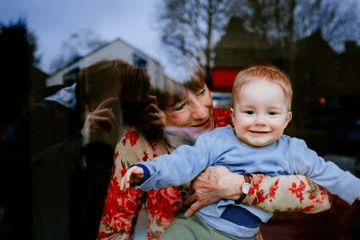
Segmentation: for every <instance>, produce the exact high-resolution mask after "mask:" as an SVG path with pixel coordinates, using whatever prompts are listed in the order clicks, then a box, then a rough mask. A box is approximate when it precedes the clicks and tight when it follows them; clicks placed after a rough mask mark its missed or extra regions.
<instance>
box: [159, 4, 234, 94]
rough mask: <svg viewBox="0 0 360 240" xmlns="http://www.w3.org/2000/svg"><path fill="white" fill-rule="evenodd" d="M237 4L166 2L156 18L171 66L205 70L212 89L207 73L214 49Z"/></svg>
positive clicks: (209, 75)
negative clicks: (188, 66)
mask: <svg viewBox="0 0 360 240" xmlns="http://www.w3.org/2000/svg"><path fill="white" fill-rule="evenodd" d="M235 2H236V0H165V1H164V2H163V3H164V6H163V8H162V11H161V12H160V14H159V18H158V23H159V26H160V31H161V37H162V43H163V44H164V45H165V46H166V47H167V49H168V51H169V53H170V57H171V61H170V62H171V63H173V64H174V65H176V66H179V65H183V66H186V65H192V64H193V65H195V66H200V67H201V68H203V69H204V70H205V73H206V82H207V84H208V86H209V87H210V88H211V87H212V82H211V72H210V69H211V67H212V64H213V59H214V46H215V43H216V41H217V39H218V37H219V36H220V35H221V34H222V31H223V29H224V27H225V26H226V24H227V22H228V20H229V17H230V16H231V15H233V12H232V11H233V5H234V4H235Z"/></svg>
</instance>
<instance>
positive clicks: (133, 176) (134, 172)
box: [120, 166, 144, 190]
mask: <svg viewBox="0 0 360 240" xmlns="http://www.w3.org/2000/svg"><path fill="white" fill-rule="evenodd" d="M143 177H144V170H143V169H142V168H141V167H138V166H133V167H131V168H129V169H128V170H127V172H126V173H125V175H124V176H123V177H122V178H121V181H120V189H121V190H124V189H128V188H129V187H130V184H132V183H137V182H139V181H140V180H141V179H142V178H143Z"/></svg>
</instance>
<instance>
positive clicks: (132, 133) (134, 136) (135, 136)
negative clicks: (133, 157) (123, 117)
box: [122, 131, 139, 147]
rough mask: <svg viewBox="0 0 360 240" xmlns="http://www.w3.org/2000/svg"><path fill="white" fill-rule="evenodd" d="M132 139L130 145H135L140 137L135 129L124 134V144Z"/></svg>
mask: <svg viewBox="0 0 360 240" xmlns="http://www.w3.org/2000/svg"><path fill="white" fill-rule="evenodd" d="M128 139H129V141H130V146H132V147H133V146H134V145H135V144H136V142H137V140H138V139H139V134H138V133H137V132H135V131H127V132H126V133H125V134H124V139H123V140H122V144H123V145H124V146H125V144H126V140H128Z"/></svg>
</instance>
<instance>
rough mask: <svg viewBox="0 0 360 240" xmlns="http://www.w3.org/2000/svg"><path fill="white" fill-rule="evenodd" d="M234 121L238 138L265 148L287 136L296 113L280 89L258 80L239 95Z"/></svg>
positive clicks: (233, 113)
mask: <svg viewBox="0 0 360 240" xmlns="http://www.w3.org/2000/svg"><path fill="white" fill-rule="evenodd" d="M231 117H232V120H233V124H234V128H235V132H236V136H237V137H238V138H239V139H240V140H241V141H242V142H243V143H245V144H247V145H249V146H252V147H262V146H266V145H268V144H270V143H272V142H274V141H275V140H277V139H278V138H279V137H280V136H281V135H282V134H283V132H284V129H285V128H286V126H287V125H288V123H289V122H290V120H291V117H292V113H291V111H289V109H288V101H287V100H286V98H285V95H284V92H283V90H282V88H281V87H280V86H279V85H277V84H275V83H272V82H269V81H267V80H255V81H252V82H249V83H247V84H245V85H243V86H242V87H241V89H240V90H238V91H237V94H236V97H235V101H234V109H231Z"/></svg>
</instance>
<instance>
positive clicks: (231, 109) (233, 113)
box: [230, 108, 235, 121]
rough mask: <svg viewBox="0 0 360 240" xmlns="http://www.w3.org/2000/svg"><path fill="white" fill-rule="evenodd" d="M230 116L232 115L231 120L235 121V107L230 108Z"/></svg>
mask: <svg viewBox="0 0 360 240" xmlns="http://www.w3.org/2000/svg"><path fill="white" fill-rule="evenodd" d="M230 117H231V120H232V121H234V118H235V111H234V109H233V108H230Z"/></svg>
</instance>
